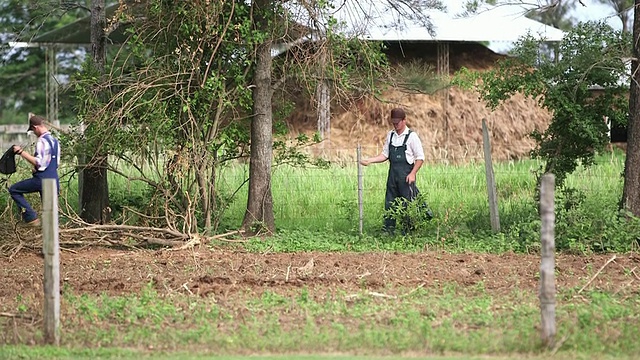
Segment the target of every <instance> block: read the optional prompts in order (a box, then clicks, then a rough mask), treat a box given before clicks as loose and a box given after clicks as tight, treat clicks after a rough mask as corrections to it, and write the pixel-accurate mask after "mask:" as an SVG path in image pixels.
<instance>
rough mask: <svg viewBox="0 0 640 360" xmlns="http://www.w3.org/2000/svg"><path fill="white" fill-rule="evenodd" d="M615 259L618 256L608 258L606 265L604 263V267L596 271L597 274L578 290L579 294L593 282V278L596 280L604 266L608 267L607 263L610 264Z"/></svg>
mask: <svg viewBox="0 0 640 360" xmlns="http://www.w3.org/2000/svg"><path fill="white" fill-rule="evenodd" d="M615 259H616V256H615V255H613V257H612V258H611V259H609V260H607V262H606V263H604V265H602V267H601V268H600V270H598V271H597V272H596V273H595V275H593V276H592V277H591V279H590V280H589V281H588V282H587V283H586V284H584V286H583V287H582V289H580V290H578V294H580V293H581V292H582V291H583V290H584V289H586V288H587V286H589V284H591V283H592V282H593V280H595V279H596V278H597V277H598V275H600V273H601V272H602V270H604V268H606V267H607V265H609V264H610V263H611V262H612V261H613V260H615Z"/></svg>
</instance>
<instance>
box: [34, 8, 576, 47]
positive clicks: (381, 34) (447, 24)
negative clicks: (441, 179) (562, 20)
mask: <svg viewBox="0 0 640 360" xmlns="http://www.w3.org/2000/svg"><path fill="white" fill-rule="evenodd" d="M381 3H383V2H380V1H353V2H349V1H346V2H344V3H343V6H341V7H340V8H339V9H338V10H337V11H335V12H334V13H333V16H334V17H335V18H336V19H338V20H339V21H341V22H342V23H344V24H345V29H344V31H345V32H346V33H350V34H351V35H355V36H358V37H360V38H362V39H367V40H379V41H387V42H390V41H464V42H469V41H477V42H515V41H517V40H518V39H519V38H521V37H522V36H524V35H526V34H530V35H532V36H534V37H537V38H541V39H544V40H546V41H560V40H561V39H562V37H563V36H564V32H563V31H561V30H559V29H557V28H554V27H551V26H547V25H545V24H542V23H540V22H538V21H535V20H532V19H529V18H527V17H525V16H524V15H523V14H522V9H521V8H517V7H507V6H498V7H494V8H490V9H485V10H483V11H481V12H479V13H477V14H475V15H469V16H465V17H460V16H456V15H455V14H453V13H451V12H448V13H447V12H443V11H439V10H428V11H426V12H425V13H426V14H428V19H429V21H430V23H431V24H432V28H429V27H427V26H425V24H423V23H422V22H420V21H416V20H415V19H412V18H411V17H410V16H409V15H410V14H409V12H410V11H409V10H406V9H405V10H406V11H401V12H400V13H399V12H397V11H393V10H391V9H389V8H385V7H383V6H382V5H380V4H381ZM117 8H118V5H117V4H116V5H112V6H108V7H107V8H106V12H107V17H110V16H112V15H113V14H114V12H115V11H116V9H117ZM296 20H298V21H299V22H300V23H302V24H303V25H304V24H305V23H308V21H305V20H304V15H303V16H298V17H297V18H296ZM126 26H127V24H122V25H121V26H119V27H118V28H116V29H115V30H114V31H112V32H111V33H109V34H108V36H109V41H110V42H111V43H123V42H125V41H126V38H127V34H126ZM89 28H90V17H86V18H83V19H80V20H77V21H76V22H73V23H71V24H68V25H66V26H63V27H61V28H59V29H56V30H53V31H49V32H47V33H44V34H41V35H39V36H36V37H34V38H31V39H28V40H23V41H26V42H29V43H32V44H34V43H35V44H89V43H90V42H91V41H90V31H89ZM303 41H304V40H303Z"/></svg>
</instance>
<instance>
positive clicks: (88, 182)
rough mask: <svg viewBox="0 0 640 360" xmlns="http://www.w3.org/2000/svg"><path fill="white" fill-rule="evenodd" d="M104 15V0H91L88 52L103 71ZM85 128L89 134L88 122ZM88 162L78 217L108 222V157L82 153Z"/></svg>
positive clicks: (102, 71) (83, 168)
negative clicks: (89, 45) (89, 51)
mask: <svg viewBox="0 0 640 360" xmlns="http://www.w3.org/2000/svg"><path fill="white" fill-rule="evenodd" d="M105 26H106V14H105V3H104V0H92V1H91V55H92V58H93V64H94V66H95V67H96V69H98V71H99V72H100V73H101V74H103V73H104V67H105V34H104V28H105ZM86 131H87V132H88V133H89V134H90V133H91V124H89V125H88V127H87V129H86ZM84 158H85V159H86V158H89V159H90V161H89V163H88V164H86V165H85V164H82V165H84V166H82V168H81V170H80V171H81V176H80V178H81V182H82V183H81V185H80V186H79V196H80V217H81V218H82V219H83V220H84V221H86V222H89V223H100V224H105V223H108V222H109V221H110V219H111V211H110V209H109V184H108V182H107V156H106V155H105V154H96V155H93V156H92V155H91V154H85V156H84Z"/></svg>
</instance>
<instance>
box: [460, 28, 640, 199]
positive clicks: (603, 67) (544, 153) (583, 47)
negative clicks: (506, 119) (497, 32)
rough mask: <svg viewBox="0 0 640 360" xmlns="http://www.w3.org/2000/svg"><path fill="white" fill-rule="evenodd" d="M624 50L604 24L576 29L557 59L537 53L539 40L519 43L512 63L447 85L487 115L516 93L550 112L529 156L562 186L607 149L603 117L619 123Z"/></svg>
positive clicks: (622, 40) (626, 44)
mask: <svg viewBox="0 0 640 360" xmlns="http://www.w3.org/2000/svg"><path fill="white" fill-rule="evenodd" d="M630 44H631V42H630V37H629V36H628V34H622V33H621V32H619V31H615V30H613V29H612V28H611V27H610V26H609V25H607V24H604V23H594V22H589V23H581V24H579V25H578V26H576V27H575V28H574V29H572V31H570V32H569V33H567V35H566V36H565V38H564V39H563V40H562V42H561V43H560V45H559V46H558V54H559V55H558V57H557V58H552V57H550V56H549V55H548V54H542V53H540V51H539V49H540V41H537V40H534V39H533V38H532V37H525V38H523V39H521V40H520V41H519V42H518V44H517V45H516V47H515V49H514V50H513V52H512V55H513V57H511V58H509V59H506V60H504V61H500V62H499V64H498V66H497V67H496V68H495V69H493V70H489V71H487V72H483V73H474V72H470V71H468V70H464V71H462V72H461V73H459V74H458V78H457V79H456V81H455V84H458V85H462V86H466V87H474V88H476V89H477V90H478V91H479V93H480V97H481V98H482V99H483V100H485V101H486V102H487V104H488V106H489V107H491V108H492V109H495V108H496V107H497V106H499V105H500V104H501V103H502V102H504V101H505V100H507V99H509V98H510V97H511V96H513V95H514V94H515V93H516V92H520V93H522V94H524V95H526V96H529V97H532V98H535V99H538V101H539V103H540V105H541V106H542V107H544V108H546V109H547V110H549V111H550V112H552V114H553V119H552V122H551V124H550V125H549V127H548V128H547V129H546V130H544V131H543V132H538V131H535V132H533V133H532V137H533V138H534V139H535V140H536V142H537V144H538V146H537V148H536V149H535V150H534V151H533V152H532V156H533V157H534V158H540V159H543V160H544V161H545V162H546V163H545V166H544V169H542V172H545V173H546V172H550V173H554V174H555V176H556V184H557V185H558V186H560V187H562V186H563V184H564V181H565V179H566V177H567V175H568V174H570V173H571V172H573V171H574V170H575V169H576V168H577V167H578V166H579V165H584V166H589V165H591V164H593V162H594V156H595V154H596V153H597V152H598V151H601V150H603V148H604V145H605V144H607V143H608V138H607V126H606V124H605V121H604V117H605V116H608V117H609V118H612V119H615V120H617V121H621V120H623V119H625V118H626V117H627V113H628V101H627V97H626V94H627V92H628V76H629V74H628V69H627V64H626V63H625V61H624V59H628V58H629V56H628V55H629V52H630V49H631V46H630ZM597 89H601V90H597ZM596 90H597V91H596ZM622 123H623V124H624V123H626V121H623V122H622Z"/></svg>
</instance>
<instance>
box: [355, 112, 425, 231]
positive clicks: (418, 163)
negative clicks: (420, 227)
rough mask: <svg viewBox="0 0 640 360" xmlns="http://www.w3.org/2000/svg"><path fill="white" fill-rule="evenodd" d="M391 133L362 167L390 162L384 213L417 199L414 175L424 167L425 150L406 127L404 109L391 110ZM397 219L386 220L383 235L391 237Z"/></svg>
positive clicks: (364, 161) (413, 133)
mask: <svg viewBox="0 0 640 360" xmlns="http://www.w3.org/2000/svg"><path fill="white" fill-rule="evenodd" d="M391 123H392V124H393V130H391V131H389V133H388V134H387V137H386V141H385V144H384V146H383V148H382V153H380V155H378V156H375V157H372V158H368V159H363V160H361V161H360V163H361V164H362V165H364V166H367V165H369V164H375V163H381V162H384V161H387V159H388V160H389V163H390V165H389V175H388V176H387V193H386V196H385V206H384V208H385V210H389V209H391V208H392V207H393V206H394V205H395V204H397V203H398V202H401V203H405V204H406V201H411V200H413V199H415V197H416V196H417V195H418V188H417V187H416V174H417V173H418V170H420V167H422V164H423V163H424V149H423V148H422V142H421V141H420V138H419V137H418V134H416V133H415V132H413V131H411V130H410V129H409V128H408V127H407V117H406V114H405V112H404V110H403V109H401V108H395V109H392V110H391ZM395 226H396V219H394V218H392V217H385V220H384V228H385V231H387V232H389V233H393V232H394V230H395Z"/></svg>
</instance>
